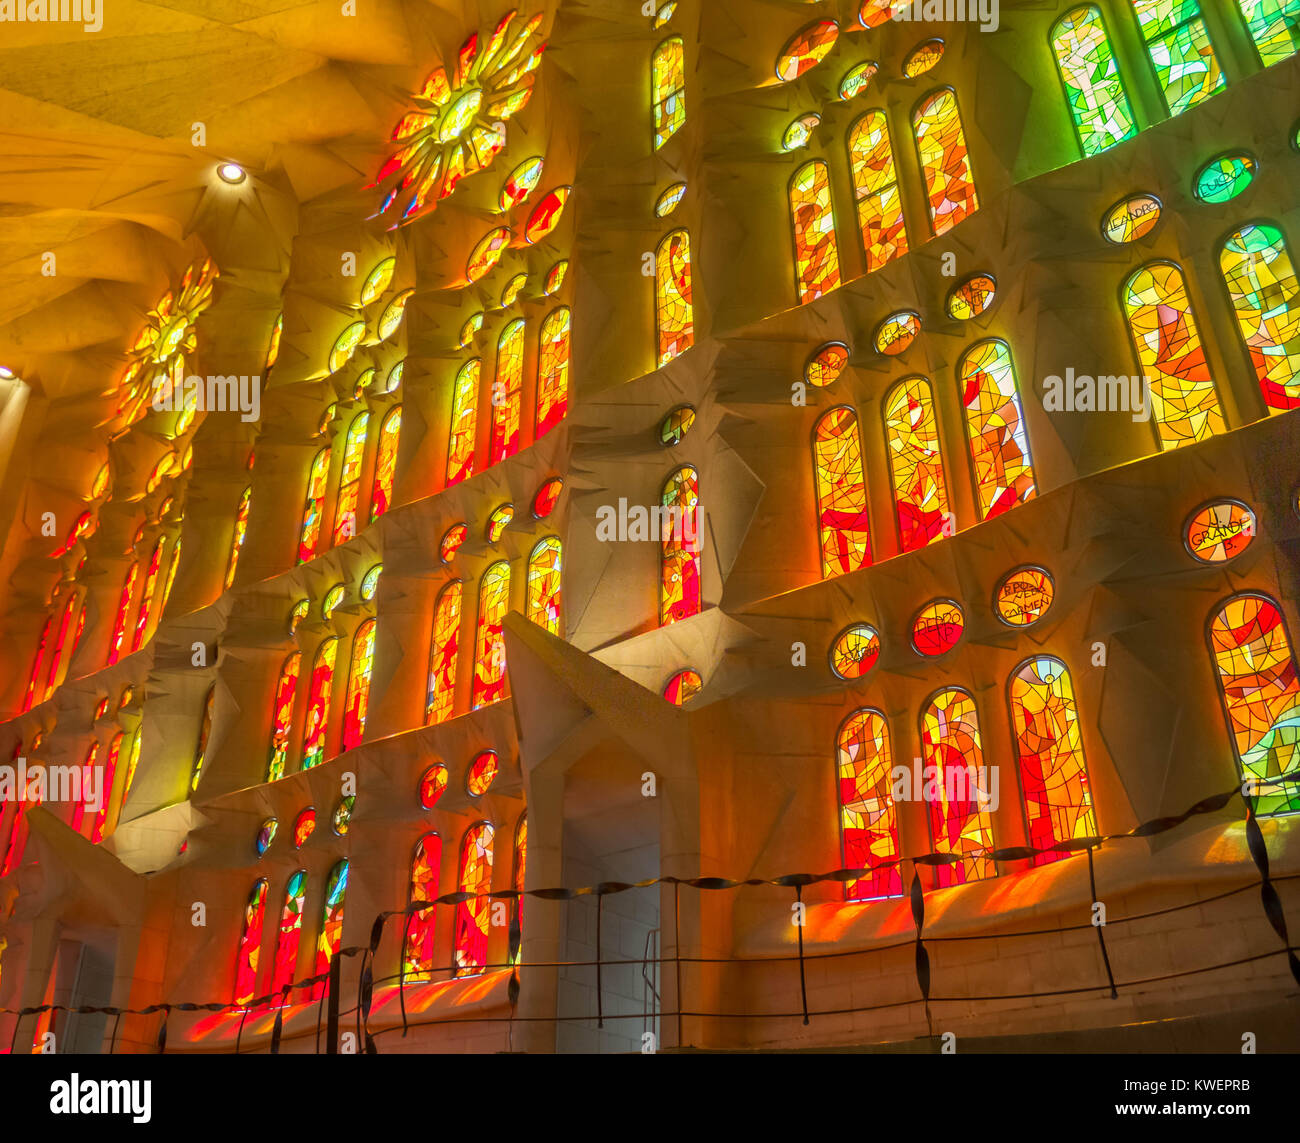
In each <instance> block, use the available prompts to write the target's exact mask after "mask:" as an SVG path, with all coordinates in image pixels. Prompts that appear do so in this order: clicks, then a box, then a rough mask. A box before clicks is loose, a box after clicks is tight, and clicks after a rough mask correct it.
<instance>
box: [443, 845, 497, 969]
mask: <svg viewBox="0 0 1300 1143" xmlns="http://www.w3.org/2000/svg"><path fill="white" fill-rule="evenodd" d="M493 832H494V831H493V828H492V825H491V823H490V822H479V823H478V824H477V825H472V826H470V827H469V829H468V830H466V831H465V840H464V841H463V842H462V843H461V847H460V869H459V871H458V873H457V878H456V888H457V891H458V892H461V893H474V894H480V893H489V892H491V890H492V835H493ZM491 913H492V902H491V900H490V899H489V898H487V897H479V896H475V897H473V898H471V899H470V900H468V901H462V902H460V904H458V905H457V906H456V920H455V927H454V929H453V934H452V947H453V950H454V956H455V961H454V967H455V974H456V976H476V975H477V974H478V973H480V972H482V971H483V969H484V968H485V967H486V966H487V951H488V922H489V920H490V918H491Z"/></svg>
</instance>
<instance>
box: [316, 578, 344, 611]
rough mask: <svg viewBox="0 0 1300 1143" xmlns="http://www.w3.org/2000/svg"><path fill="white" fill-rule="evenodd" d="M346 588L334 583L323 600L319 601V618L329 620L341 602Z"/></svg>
mask: <svg viewBox="0 0 1300 1143" xmlns="http://www.w3.org/2000/svg"><path fill="white" fill-rule="evenodd" d="M346 590H347V589H346V587H345V586H344V585H343V584H341V583H336V584H335V585H334V586H333V587H331V588H330V589H329V590H328V591H327V592H326V593H325V598H324V599H323V600H322V601H321V605H320V617H321V618H322V619H330V618H331V617H332V616H333V615H334V612H335V611H336V610H337V609H338V605H339V604H340V603H342V602H343V593H344V592H345V591H346Z"/></svg>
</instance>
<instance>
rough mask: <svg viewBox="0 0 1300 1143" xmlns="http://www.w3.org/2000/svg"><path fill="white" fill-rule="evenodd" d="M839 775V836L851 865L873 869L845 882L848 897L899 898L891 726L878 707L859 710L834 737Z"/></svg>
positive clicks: (862, 899)
mask: <svg viewBox="0 0 1300 1143" xmlns="http://www.w3.org/2000/svg"><path fill="white" fill-rule="evenodd" d="M835 760H836V768H837V771H838V777H839V802H840V837H841V840H842V842H843V846H844V866H845V868H847V869H869V870H870V872H869V873H867V874H866V875H865V876H863V877H859V878H857V879H856V880H854V881H846V882H845V884H844V896H845V899H846V900H849V901H870V900H874V899H879V898H881V897H897V896H900V895H901V894H902V892H903V877H902V873H901V872H900V871H899V868H898V866H897V865H896V864H889V863H891V862H896V861H897V860H898V857H899V850H898V811H897V809H896V807H895V805H894V798H893V789H892V783H891V776H892V775H891V771H892V755H891V753H890V746H889V726H888V724H887V723H886V722H885V716H884V715H883V714H881V713H880V712H879V711H878V710H857V711H854V712H853V713H852V714H851V715H849V717H848V718H846V719H845V720H844V722H843V723H842V724H841V726H840V730H839V734H838V735H837V736H836V740H835Z"/></svg>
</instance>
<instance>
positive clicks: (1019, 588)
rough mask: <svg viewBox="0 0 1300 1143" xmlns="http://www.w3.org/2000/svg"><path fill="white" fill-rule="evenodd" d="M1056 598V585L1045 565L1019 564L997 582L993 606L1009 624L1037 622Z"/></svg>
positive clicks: (999, 616)
mask: <svg viewBox="0 0 1300 1143" xmlns="http://www.w3.org/2000/svg"><path fill="white" fill-rule="evenodd" d="M1055 598H1056V585H1055V584H1054V583H1053V582H1052V577H1051V576H1050V575H1049V574H1048V573H1047V572H1046V571H1044V570H1043V569H1042V568H1034V567H1024V568H1017V569H1016V570H1015V571H1013V572H1012V573H1011V574H1010V575H1008V576H1007V577H1006V579H1004V580H1003V581H1002V582H1001V583H1000V584H998V589H997V593H996V594H995V595H994V597H993V610H994V611H995V612H996V613H997V617H998V618H999V619H1001V620H1002V622H1003V623H1005V624H1007V626H1008V627H1028V626H1030V624H1033V623H1037V622H1038V621H1039V620H1040V619H1041V618H1042V617H1043V615H1044V614H1045V613H1046V611H1047V609H1048V608H1049V607H1051V606H1052V601H1053V600H1054V599H1055Z"/></svg>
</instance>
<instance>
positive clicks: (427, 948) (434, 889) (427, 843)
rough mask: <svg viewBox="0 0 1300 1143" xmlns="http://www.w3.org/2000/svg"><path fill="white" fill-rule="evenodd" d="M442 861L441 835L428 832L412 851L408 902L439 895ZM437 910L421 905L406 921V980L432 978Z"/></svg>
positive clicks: (404, 959)
mask: <svg viewBox="0 0 1300 1143" xmlns="http://www.w3.org/2000/svg"><path fill="white" fill-rule="evenodd" d="M441 864H442V838H440V837H439V836H438V835H437V834H436V833H426V834H425V835H424V836H423V837H422V838H420V840H419V841H417V842H416V843H415V852H414V853H413V854H412V855H411V884H410V889H409V891H408V893H407V903H408V904H412V903H414V902H416V901H432V900H434V899H435V898H437V896H438V869H439V866H441ZM437 919H438V910H437V909H436V908H431V909H421V910H419V911H418V912H415V913H412V914H411V916H410V919H409V920H408V921H407V924H406V944H405V946H404V948H403V951H402V960H403V965H402V970H403V973H404V974H405V978H406V979H407V980H416V981H420V980H432V979H433V939H434V935H435V932H436V930H437Z"/></svg>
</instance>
